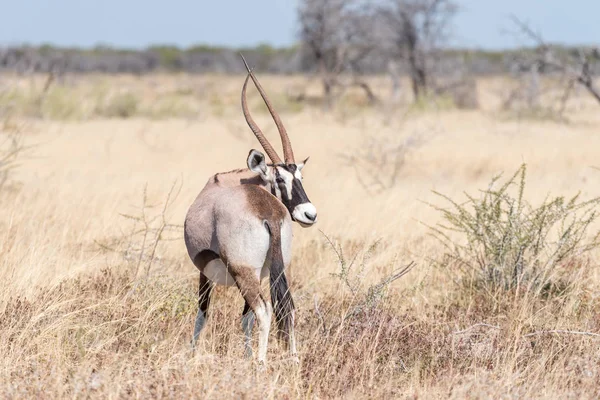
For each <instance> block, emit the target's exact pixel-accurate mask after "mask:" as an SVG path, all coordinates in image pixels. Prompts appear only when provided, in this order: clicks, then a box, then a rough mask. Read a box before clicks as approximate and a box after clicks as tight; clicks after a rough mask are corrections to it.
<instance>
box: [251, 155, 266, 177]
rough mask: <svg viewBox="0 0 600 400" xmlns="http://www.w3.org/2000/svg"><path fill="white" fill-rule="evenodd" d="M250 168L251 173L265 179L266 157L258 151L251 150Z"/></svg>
mask: <svg viewBox="0 0 600 400" xmlns="http://www.w3.org/2000/svg"><path fill="white" fill-rule="evenodd" d="M248 168H250V171H252V172H256V173H257V174H260V175H262V176H263V177H265V176H266V175H267V164H266V163H265V155H264V154H263V153H261V152H260V151H258V150H254V149H252V150H250V153H249V154H248Z"/></svg>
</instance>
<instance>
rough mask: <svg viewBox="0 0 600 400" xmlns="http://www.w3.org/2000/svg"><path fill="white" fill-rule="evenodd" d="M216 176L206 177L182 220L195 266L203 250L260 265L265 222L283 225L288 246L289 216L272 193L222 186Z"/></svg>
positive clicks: (264, 246) (266, 244) (265, 246)
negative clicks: (203, 185)
mask: <svg viewBox="0 0 600 400" xmlns="http://www.w3.org/2000/svg"><path fill="white" fill-rule="evenodd" d="M215 177H218V175H216V176H215ZM215 177H212V178H211V179H209V181H208V183H207V185H206V186H205V187H204V189H203V190H202V191H201V192H200V194H199V195H198V197H197V198H196V200H195V201H194V203H193V204H192V206H191V207H190V209H189V211H188V213H187V216H186V219H185V228H184V236H185V243H186V247H187V249H188V254H189V256H190V258H191V259H192V261H194V263H195V264H196V266H197V267H199V266H198V265H197V263H196V257H197V256H198V255H199V254H200V253H201V252H203V251H205V250H210V251H212V252H214V253H215V254H216V255H218V256H220V257H221V258H223V257H226V258H227V259H228V261H229V262H239V263H246V264H251V265H256V264H259V263H260V265H261V267H262V264H263V263H264V261H265V258H266V255H267V252H268V250H269V243H270V240H269V238H270V234H269V230H268V229H269V228H268V226H266V225H265V222H267V225H268V223H271V224H277V225H278V227H279V226H282V224H283V225H285V226H284V227H283V228H284V229H283V232H281V233H282V234H284V235H285V236H286V238H285V239H286V240H285V241H284V242H285V243H286V247H289V246H287V241H288V240H287V239H288V237H289V239H291V219H290V216H289V213H288V212H287V209H286V208H285V206H284V205H283V204H281V202H279V201H278V200H277V198H276V197H275V196H273V195H272V194H270V193H269V192H267V191H266V190H265V189H263V188H261V187H259V186H257V185H253V184H244V185H237V186H229V185H222V184H220V182H219V180H218V179H215ZM278 233H279V232H278ZM286 253H287V251H286ZM249 266H250V265H249Z"/></svg>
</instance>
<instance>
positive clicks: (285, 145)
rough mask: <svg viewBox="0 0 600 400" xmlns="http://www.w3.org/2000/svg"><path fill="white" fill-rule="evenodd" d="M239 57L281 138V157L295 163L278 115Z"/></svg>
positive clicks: (290, 144) (246, 64) (256, 80)
mask: <svg viewBox="0 0 600 400" xmlns="http://www.w3.org/2000/svg"><path fill="white" fill-rule="evenodd" d="M240 56H241V57H242V60H243V61H244V65H245V66H246V70H247V71H248V74H249V75H250V77H251V78H252V82H254V86H256V89H258V92H259V93H260V96H261V97H262V98H263V100H264V102H265V104H266V105H267V108H268V109H269V112H270V113H271V116H272V117H273V121H275V125H277V130H278V131H279V135H280V136H281V144H282V145H283V157H284V158H285V162H286V164H293V163H295V159H294V152H293V151H292V143H291V142H290V138H289V137H288V134H287V131H286V130H285V127H284V126H283V123H282V122H281V118H279V115H278V114H277V113H276V112H275V109H274V108H273V105H272V104H271V102H270V101H269V98H268V97H267V94H266V93H265V91H264V90H263V88H262V86H261V85H260V83H258V79H256V77H255V76H254V74H253V73H252V70H251V69H250V67H249V66H248V63H247V62H246V59H245V58H244V56H243V55H242V54H241V53H240ZM246 79H247V78H246Z"/></svg>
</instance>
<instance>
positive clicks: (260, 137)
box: [242, 74, 282, 164]
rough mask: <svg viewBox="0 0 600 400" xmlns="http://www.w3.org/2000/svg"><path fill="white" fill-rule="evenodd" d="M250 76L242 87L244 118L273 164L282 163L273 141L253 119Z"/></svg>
mask: <svg viewBox="0 0 600 400" xmlns="http://www.w3.org/2000/svg"><path fill="white" fill-rule="evenodd" d="M248 78H250V74H248V76H246V81H245V82H244V87H242V111H243V112H244V118H246V122H247V123H248V126H249V127H250V129H252V132H254V135H256V138H257V139H258V141H259V142H260V145H261V146H262V147H263V149H265V152H266V153H267V155H268V156H269V158H270V159H271V161H272V162H273V164H281V163H282V162H281V158H279V156H278V155H277V152H275V149H274V148H273V146H271V143H269V141H268V140H267V138H266V137H265V135H264V134H263V133H262V131H261V130H260V128H259V127H258V125H256V122H254V120H253V119H252V116H250V111H249V110H248V104H247V103H246V86H247V85H248Z"/></svg>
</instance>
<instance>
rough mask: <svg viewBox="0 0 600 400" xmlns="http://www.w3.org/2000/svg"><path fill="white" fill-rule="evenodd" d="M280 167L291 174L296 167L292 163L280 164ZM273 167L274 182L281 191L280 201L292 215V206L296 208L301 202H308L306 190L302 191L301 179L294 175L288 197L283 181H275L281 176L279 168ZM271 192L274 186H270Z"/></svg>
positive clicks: (273, 190)
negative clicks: (290, 195)
mask: <svg viewBox="0 0 600 400" xmlns="http://www.w3.org/2000/svg"><path fill="white" fill-rule="evenodd" d="M281 167H282V168H284V169H285V170H286V171H288V172H290V173H291V174H292V176H293V174H294V172H295V171H296V169H297V167H296V165H294V164H289V165H282V166H281ZM274 169H275V184H276V185H277V186H278V187H279V191H280V192H281V202H282V203H283V204H284V205H285V206H286V208H287V209H288V211H289V213H290V215H293V214H292V213H293V211H294V208H296V206H297V205H299V204H303V203H310V200H309V199H308V196H307V195H306V192H305V191H304V187H303V186H302V181H301V180H300V179H297V178H295V177H294V178H293V179H292V191H291V192H292V198H291V199H290V198H289V197H288V191H287V187H286V186H285V182H281V183H278V182H277V179H278V178H281V174H280V173H279V170H278V169H277V168H274ZM271 192H275V189H274V187H272V188H271ZM273 195H275V193H273ZM292 218H293V216H292Z"/></svg>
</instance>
